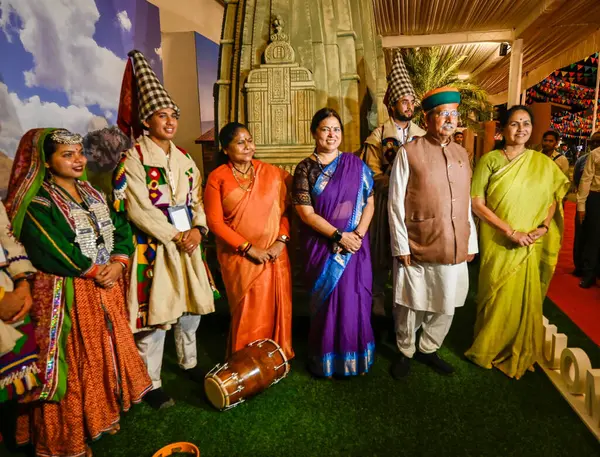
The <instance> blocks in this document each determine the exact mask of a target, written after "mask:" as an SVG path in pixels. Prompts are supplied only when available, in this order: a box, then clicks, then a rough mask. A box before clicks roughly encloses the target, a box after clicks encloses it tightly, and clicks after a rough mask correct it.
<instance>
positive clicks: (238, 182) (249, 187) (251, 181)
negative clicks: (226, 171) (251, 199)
mask: <svg viewBox="0 0 600 457" xmlns="http://www.w3.org/2000/svg"><path fill="white" fill-rule="evenodd" d="M232 165H233V164H232ZM236 171H237V172H238V173H240V174H241V175H242V177H245V176H244V173H242V172H241V171H239V170H238V169H237V168H235V167H233V168H232V169H231V173H232V174H233V178H234V179H235V182H237V184H238V186H240V189H242V190H243V191H245V192H250V191H251V190H252V185H253V184H254V166H250V169H249V170H248V171H247V172H246V174H247V173H248V172H250V174H251V175H252V176H251V177H250V182H249V183H248V185H247V186H246V187H244V186H243V185H242V183H241V182H240V180H239V179H238V177H237V176H236V174H235V172H236Z"/></svg>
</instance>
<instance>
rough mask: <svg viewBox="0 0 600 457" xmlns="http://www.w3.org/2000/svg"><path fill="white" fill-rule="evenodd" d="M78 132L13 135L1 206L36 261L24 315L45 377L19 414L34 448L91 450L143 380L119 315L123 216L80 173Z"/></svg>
mask: <svg viewBox="0 0 600 457" xmlns="http://www.w3.org/2000/svg"><path fill="white" fill-rule="evenodd" d="M82 140H83V139H82V138H81V136H79V135H77V134H73V133H71V132H69V131H67V130H64V129H33V130H30V131H29V132H27V133H26V134H25V135H24V136H23V138H22V139H21V142H20V144H19V148H18V150H17V154H16V156H15V161H14V165H13V169H12V174H11V179H10V184H9V190H8V199H7V208H8V211H9V216H10V218H11V221H12V224H13V228H14V234H15V236H17V237H18V238H19V239H20V241H21V242H22V243H23V245H24V246H25V249H26V250H27V252H28V254H29V257H30V259H31V262H32V263H33V265H34V266H35V267H36V268H37V269H38V273H37V274H36V276H35V280H34V283H33V288H32V289H33V305H32V308H31V316H32V321H33V324H34V327H35V333H36V340H37V344H38V345H39V348H40V356H39V362H38V367H39V370H40V373H41V374H42V375H43V378H44V383H43V384H42V386H40V387H39V388H37V389H36V391H35V396H34V398H33V399H32V400H36V401H33V402H32V403H29V404H28V405H27V407H25V408H24V409H23V411H22V414H21V415H20V417H19V419H18V423H17V442H18V443H20V444H25V443H28V442H31V443H32V445H33V447H34V449H35V452H36V455H38V456H57V457H58V456H64V457H67V456H83V455H85V456H90V455H91V450H90V447H89V444H90V442H91V441H94V440H96V439H98V438H99V437H100V436H101V435H102V434H104V433H111V434H114V433H116V432H117V431H118V430H119V417H120V414H121V412H122V411H127V410H128V409H129V408H130V407H131V406H132V404H135V403H138V402H140V401H141V399H142V397H143V396H144V394H145V393H146V392H148V391H149V390H150V388H151V385H152V384H151V381H150V378H149V377H148V374H147V372H146V367H145V366H144V362H143V361H142V359H141V357H140V356H139V354H138V352H137V348H136V345H135V341H134V339H133V335H132V333H131V329H130V328H129V325H128V321H127V314H126V302H125V284H124V281H123V276H124V272H125V271H127V268H128V265H129V256H130V255H131V254H132V253H133V242H132V235H131V229H130V227H129V224H128V223H127V221H126V220H125V218H124V217H123V216H122V215H119V214H116V213H115V212H114V211H111V209H110V207H109V206H108V204H107V202H106V199H105V197H104V196H103V195H102V193H101V192H99V191H98V190H97V189H95V188H94V187H93V186H92V185H91V184H89V183H88V182H87V181H85V179H84V178H85V166H86V162H87V160H86V158H85V155H84V154H83V152H82V144H81V143H82Z"/></svg>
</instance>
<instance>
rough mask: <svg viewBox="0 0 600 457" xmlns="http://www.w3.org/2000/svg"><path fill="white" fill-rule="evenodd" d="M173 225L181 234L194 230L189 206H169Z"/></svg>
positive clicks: (168, 209)
mask: <svg viewBox="0 0 600 457" xmlns="http://www.w3.org/2000/svg"><path fill="white" fill-rule="evenodd" d="M167 211H168V213H169V219H170V222H171V224H173V226H174V227H175V228H176V229H177V230H179V231H180V232H186V231H188V230H191V228H192V219H191V218H190V212H189V211H188V208H187V206H185V205H178V206H169V207H168V208H167Z"/></svg>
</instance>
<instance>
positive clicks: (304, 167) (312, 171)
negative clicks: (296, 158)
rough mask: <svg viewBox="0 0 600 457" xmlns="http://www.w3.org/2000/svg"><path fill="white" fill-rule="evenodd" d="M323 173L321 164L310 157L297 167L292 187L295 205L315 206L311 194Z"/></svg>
mask: <svg viewBox="0 0 600 457" xmlns="http://www.w3.org/2000/svg"><path fill="white" fill-rule="evenodd" d="M321 173H322V171H321V167H319V164H318V163H317V162H316V161H314V160H312V159H311V158H310V157H307V158H306V159H304V160H303V161H302V162H300V163H299V164H298V165H296V170H295V171H294V184H293V186H292V204H293V205H307V206H314V202H313V199H312V194H311V192H312V189H313V187H314V186H315V183H316V182H317V179H319V176H320V175H321Z"/></svg>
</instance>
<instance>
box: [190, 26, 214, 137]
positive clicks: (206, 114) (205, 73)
mask: <svg viewBox="0 0 600 457" xmlns="http://www.w3.org/2000/svg"><path fill="white" fill-rule="evenodd" d="M195 35H196V62H197V66H198V92H199V98H200V123H201V124H202V128H201V130H202V132H201V133H205V132H206V131H207V130H210V129H211V128H213V127H214V124H215V100H214V96H213V88H214V85H215V83H216V82H217V75H218V73H219V68H218V64H219V45H218V44H217V43H214V42H212V41H211V40H209V39H208V38H206V37H204V36H202V35H200V34H199V33H196V34H195Z"/></svg>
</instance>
